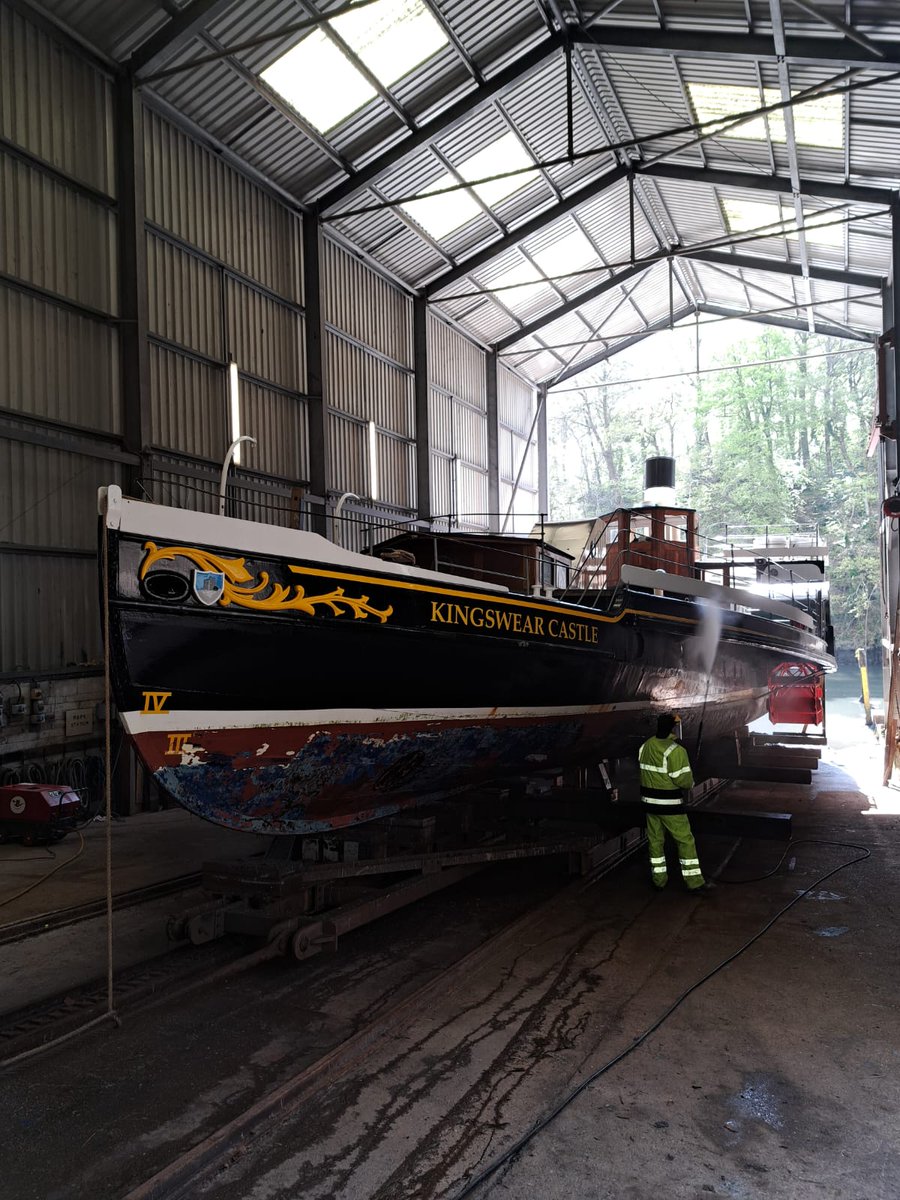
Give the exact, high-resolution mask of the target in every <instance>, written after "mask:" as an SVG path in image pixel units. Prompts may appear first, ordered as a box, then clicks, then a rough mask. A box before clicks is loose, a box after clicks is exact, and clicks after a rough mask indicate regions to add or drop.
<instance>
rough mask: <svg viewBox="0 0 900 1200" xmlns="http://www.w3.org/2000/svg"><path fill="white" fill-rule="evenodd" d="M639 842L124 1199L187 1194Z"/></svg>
mask: <svg viewBox="0 0 900 1200" xmlns="http://www.w3.org/2000/svg"><path fill="white" fill-rule="evenodd" d="M641 846H642V843H641V842H639V841H636V842H635V843H634V844H632V845H630V846H629V847H628V848H627V849H626V850H623V851H622V853H620V854H619V855H617V856H616V858H615V860H614V861H613V860H607V861H606V862H604V863H602V864H601V865H600V866H598V867H597V868H595V869H594V870H592V871H590V872H589V873H588V874H586V875H584V876H581V877H580V878H578V879H576V880H575V881H574V882H571V883H569V884H567V885H563V886H562V887H561V888H559V889H558V890H557V891H556V892H554V894H553V895H552V896H551V897H550V898H549V899H544V900H542V901H541V902H540V903H538V904H536V905H535V906H534V907H532V908H531V909H529V910H528V911H527V912H525V913H524V914H522V915H520V916H519V917H517V918H516V919H515V920H513V921H512V922H510V923H509V924H507V925H505V926H504V927H503V928H502V929H500V930H499V931H498V932H496V933H494V934H492V935H491V936H489V937H488V938H486V939H485V940H484V941H483V942H481V944H480V945H478V946H477V947H475V948H474V949H473V950H470V951H469V952H468V953H466V954H464V955H463V956H462V957H461V958H459V959H457V960H456V961H455V962H453V963H451V964H450V965H449V966H447V967H445V968H444V969H443V970H441V971H440V972H439V973H438V974H437V975H435V976H433V977H432V978H431V979H430V980H429V981H428V982H427V983H425V984H423V985H422V986H421V987H419V988H416V989H415V990H414V991H413V992H411V993H410V994H409V995H407V996H406V997H404V998H403V999H402V1000H400V1001H398V1002H397V1003H396V1004H394V1005H393V1006H392V1007H391V1008H389V1009H387V1010H385V1011H383V1012H381V1013H380V1014H379V1015H378V1017H377V1018H375V1019H374V1020H373V1021H371V1022H369V1023H368V1024H366V1025H365V1026H364V1027H363V1028H361V1029H358V1030H357V1031H356V1032H354V1033H353V1034H352V1035H351V1036H350V1037H348V1038H346V1039H345V1040H344V1041H342V1042H340V1043H339V1044H338V1045H336V1046H334V1047H332V1048H331V1049H330V1050H328V1051H327V1052H326V1053H325V1054H323V1055H322V1056H321V1057H320V1058H318V1059H317V1060H316V1061H315V1062H313V1063H311V1064H309V1065H307V1066H305V1067H304V1068H303V1069H302V1070H300V1071H298V1072H297V1073H296V1074H294V1075H293V1076H291V1077H290V1078H289V1079H287V1080H285V1081H284V1082H283V1083H281V1084H280V1085H279V1086H278V1087H276V1088H274V1089H272V1090H271V1091H269V1092H268V1093H266V1094H265V1095H263V1096H262V1097H260V1098H259V1099H257V1100H256V1101H255V1102H254V1103H252V1104H251V1105H249V1106H248V1107H247V1108H246V1109H245V1110H244V1111H243V1112H241V1113H239V1114H238V1115H237V1116H235V1117H233V1118H232V1119H231V1120H230V1121H228V1122H227V1123H225V1124H224V1125H222V1126H221V1127H220V1128H218V1129H216V1130H214V1131H213V1132H212V1133H210V1134H209V1135H208V1136H207V1137H205V1138H203V1140H202V1141H200V1142H198V1143H197V1144H196V1145H194V1146H193V1147H191V1148H190V1149H188V1150H187V1151H185V1152H184V1153H182V1154H180V1155H179V1156H178V1157H177V1158H176V1159H174V1160H173V1161H172V1162H171V1163H169V1164H168V1166H166V1167H163V1168H162V1169H161V1170H159V1171H157V1172H155V1173H154V1174H153V1175H152V1176H151V1177H149V1178H148V1179H145V1180H144V1181H143V1182H141V1183H139V1184H138V1185H136V1186H135V1187H133V1188H132V1189H131V1190H130V1191H128V1192H127V1193H125V1194H124V1195H123V1200H183V1198H184V1197H188V1196H194V1195H196V1194H197V1193H198V1189H199V1188H200V1187H201V1185H202V1184H203V1182H204V1181H206V1180H209V1179H210V1178H211V1177H212V1176H214V1175H215V1173H216V1172H217V1171H219V1170H221V1169H222V1168H224V1167H226V1166H227V1165H228V1163H229V1162H230V1161H232V1159H233V1158H234V1157H235V1156H236V1155H237V1154H243V1153H244V1152H246V1150H247V1149H248V1147H249V1146H250V1144H251V1143H252V1142H253V1140H254V1139H255V1138H257V1137H260V1136H263V1135H265V1134H266V1132H267V1131H269V1130H270V1129H271V1127H272V1125H273V1124H274V1123H276V1122H279V1121H281V1120H283V1119H284V1118H286V1117H288V1116H289V1115H290V1114H291V1113H293V1112H295V1111H296V1110H297V1109H298V1108H299V1107H300V1106H301V1105H303V1104H308V1103H310V1102H311V1101H313V1100H314V1099H315V1097H316V1096H317V1095H318V1094H319V1093H321V1092H323V1091H324V1090H325V1089H326V1088H329V1087H330V1086H332V1085H333V1084H334V1083H335V1082H336V1081H337V1080H339V1079H341V1078H342V1077H343V1076H344V1075H346V1074H347V1073H348V1072H350V1071H352V1070H354V1069H355V1068H357V1067H359V1065H360V1064H362V1063H364V1062H365V1060H366V1059H367V1058H368V1057H369V1056H370V1055H372V1054H373V1053H374V1052H375V1051H376V1050H377V1048H378V1047H379V1046H380V1045H381V1044H382V1043H383V1042H384V1041H385V1040H386V1039H388V1038H390V1037H392V1036H394V1035H395V1034H396V1032H397V1030H398V1029H402V1028H403V1025H404V1023H405V1022H406V1021H407V1020H408V1019H409V1018H410V1017H411V1016H412V1015H413V1014H415V1013H417V1012H419V1011H421V1010H422V1009H424V1008H425V1007H426V1006H427V1005H428V1004H429V1002H430V1001H432V1000H433V999H434V998H436V997H438V996H439V995H441V994H442V993H443V992H444V991H446V990H447V989H449V988H450V987H451V986H453V985H454V984H456V983H457V982H458V981H459V980H460V979H464V978H465V976H466V974H467V973H468V972H472V971H475V970H476V969H477V968H478V967H479V966H481V965H482V964H484V963H486V962H489V961H490V959H491V957H492V956H494V955H496V954H498V953H499V952H500V950H501V949H502V948H503V947H504V946H506V945H508V944H510V943H516V941H517V940H520V939H521V938H522V937H523V935H525V934H526V933H527V932H528V930H529V927H530V926H532V925H533V924H535V923H537V922H538V921H540V920H541V919H542V918H543V917H544V916H545V915H546V914H547V913H548V912H549V911H550V910H551V909H552V908H553V907H554V906H556V905H559V904H562V903H565V902H566V900H567V899H568V898H569V897H570V896H572V895H574V894H577V893H578V892H580V891H583V890H584V889H586V888H588V887H591V886H592V885H593V884H594V883H596V881H597V880H598V879H600V878H601V877H602V876H604V875H606V874H608V873H609V872H611V871H613V870H615V869H616V868H617V867H619V866H621V865H622V863H623V862H624V861H625V860H626V859H627V858H629V857H630V856H631V855H632V854H633V853H634V852H635V851H636V850H637V849H639V848H640V847H641Z"/></svg>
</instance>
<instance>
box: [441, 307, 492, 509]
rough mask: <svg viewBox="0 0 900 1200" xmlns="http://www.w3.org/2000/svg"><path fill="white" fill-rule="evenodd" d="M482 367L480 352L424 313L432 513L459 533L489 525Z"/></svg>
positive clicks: (482, 359) (485, 388) (449, 327)
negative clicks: (446, 520) (426, 325)
mask: <svg viewBox="0 0 900 1200" xmlns="http://www.w3.org/2000/svg"><path fill="white" fill-rule="evenodd" d="M485 366H486V356H485V353H484V351H483V350H482V349H480V347H478V346H476V345H475V344H474V343H473V342H470V341H469V340H468V338H465V337H463V335H462V334H461V333H457V331H456V330H455V329H453V328H452V327H451V326H449V325H447V324H446V322H444V321H441V320H439V319H438V318H437V317H435V316H434V315H433V314H431V313H429V315H428V410H429V411H428V415H429V423H430V427H431V512H432V514H433V515H434V516H435V517H438V518H440V517H446V518H449V523H451V524H454V525H456V526H457V527H459V528H462V529H487V528H488V525H489V523H490V517H489V507H490V501H489V498H488V428H487V420H488V418H487V380H486V375H485Z"/></svg>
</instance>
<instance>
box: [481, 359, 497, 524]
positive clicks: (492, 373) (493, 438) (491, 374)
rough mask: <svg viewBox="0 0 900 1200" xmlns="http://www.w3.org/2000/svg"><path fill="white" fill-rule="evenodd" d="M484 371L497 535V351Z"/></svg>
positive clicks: (490, 507)
mask: <svg viewBox="0 0 900 1200" xmlns="http://www.w3.org/2000/svg"><path fill="white" fill-rule="evenodd" d="M484 369H485V397H486V399H487V454H488V512H489V513H490V530H491V532H492V533H496V532H497V531H498V530H499V528H500V411H499V408H498V405H497V379H498V371H499V360H498V358H497V354H496V352H495V351H490V352H489V353H488V354H487V355H486V357H485V360H484Z"/></svg>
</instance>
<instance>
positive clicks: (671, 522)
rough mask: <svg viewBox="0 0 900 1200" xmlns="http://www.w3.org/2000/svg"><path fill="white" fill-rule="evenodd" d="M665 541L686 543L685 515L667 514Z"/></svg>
mask: <svg viewBox="0 0 900 1200" xmlns="http://www.w3.org/2000/svg"><path fill="white" fill-rule="evenodd" d="M666 541H667V542H686V541H687V514H685V513H682V514H681V515H678V514H676V513H669V514H667V516H666Z"/></svg>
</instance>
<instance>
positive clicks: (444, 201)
mask: <svg viewBox="0 0 900 1200" xmlns="http://www.w3.org/2000/svg"><path fill="white" fill-rule="evenodd" d="M532 166H534V160H533V159H532V158H531V157H530V156H529V154H528V152H527V151H526V150H525V149H524V148H523V146H522V143H521V142H520V141H519V139H518V138H517V137H516V136H515V134H513V133H508V134H505V135H504V136H503V137H501V138H497V140H496V141H494V142H491V143H490V145H489V146H485V147H484V149H483V150H479V151H478V153H477V154H473V155H472V156H471V158H467V159H466V160H465V161H464V162H462V163H460V165H459V166H458V167H457V168H456V171H457V173H458V174H459V175H460V176H461V177H462V178H463V179H483V178H485V177H486V176H488V175H496V174H499V173H501V172H503V171H515V170H517V169H518V168H519V167H532ZM526 182H527V177H525V176H522V175H513V176H512V178H510V179H498V180H496V181H494V182H493V183H483V184H479V185H478V186H477V187H473V188H472V191H471V192H470V191H468V190H467V189H465V188H460V189H459V190H458V191H456V192H448V193H447V195H446V196H435V197H434V198H433V199H428V198H427V192H426V198H424V199H422V200H411V201H410V202H409V203H408V204H402V205H401V206H400V207H401V208H403V209H404V210H405V211H406V212H407V213H408V214H409V215H410V216H411V217H412V218H413V219H414V220H415V221H418V223H419V224H420V225H421V226H422V228H423V229H426V230H427V231H428V232H429V233H430V234H431V236H432V237H433V238H442V237H444V236H445V235H446V234H448V233H451V232H452V231H453V230H454V229H459V227H460V226H461V225H465V223H466V222H467V221H471V220H472V218H473V217H476V216H478V214H479V213H480V212H481V211H482V210H481V206H480V205H479V204H478V201H477V200H476V199H475V196H474V195H473V194H472V193H473V192H474V193H476V194H477V195H478V197H479V198H480V199H481V201H482V202H483V203H484V204H487V205H491V204H497V203H498V202H499V201H500V200H503V199H504V198H505V197H506V196H511V195H512V193H513V192H517V191H519V189H520V188H522V187H524V186H525V183H526ZM458 183H459V180H458V179H457V178H455V177H454V176H453V175H451V174H450V172H449V171H448V172H446V173H445V174H443V175H441V176H440V177H439V178H438V179H436V180H435V181H434V183H432V184H431V186H430V188H428V189H427V191H439V190H440V189H441V188H445V187H453V186H455V185H458Z"/></svg>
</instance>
